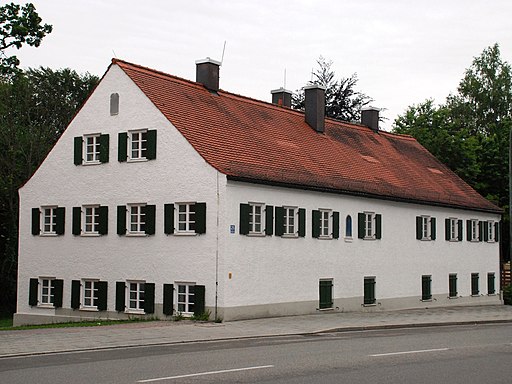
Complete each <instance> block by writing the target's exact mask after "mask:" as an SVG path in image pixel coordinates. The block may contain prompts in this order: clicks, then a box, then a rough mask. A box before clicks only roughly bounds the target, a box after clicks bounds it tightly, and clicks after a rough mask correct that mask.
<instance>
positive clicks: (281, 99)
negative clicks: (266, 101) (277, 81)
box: [270, 87, 292, 108]
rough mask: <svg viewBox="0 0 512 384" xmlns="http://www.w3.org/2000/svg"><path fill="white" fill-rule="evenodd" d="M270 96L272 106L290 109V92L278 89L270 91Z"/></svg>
mask: <svg viewBox="0 0 512 384" xmlns="http://www.w3.org/2000/svg"><path fill="white" fill-rule="evenodd" d="M270 93H271V94H272V104H275V105H278V106H280V107H287V108H291V107H292V91H288V90H287V89H284V88H283V87H281V88H279V89H274V90H273V91H270Z"/></svg>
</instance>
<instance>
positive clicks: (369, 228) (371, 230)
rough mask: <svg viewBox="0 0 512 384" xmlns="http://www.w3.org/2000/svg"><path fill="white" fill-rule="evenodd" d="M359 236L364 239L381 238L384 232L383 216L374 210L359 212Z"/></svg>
mask: <svg viewBox="0 0 512 384" xmlns="http://www.w3.org/2000/svg"><path fill="white" fill-rule="evenodd" d="M358 221H359V222H358V238H360V239H364V240H373V239H380V238H381V234H382V216H381V215H379V214H376V213H374V212H361V213H359V214H358Z"/></svg>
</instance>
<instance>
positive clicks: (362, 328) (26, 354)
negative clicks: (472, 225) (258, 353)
mask: <svg viewBox="0 0 512 384" xmlns="http://www.w3.org/2000/svg"><path fill="white" fill-rule="evenodd" d="M504 323H512V319H499V320H468V321H450V322H443V323H408V324H386V325H362V326H357V327H341V328H328V329H321V330H318V331H312V332H297V333H280V334H279V333H278V334H262V335H253V336H233V337H221V338H213V339H196V340H180V341H167V342H160V343H141V344H126V345H113V346H104V347H90V348H78V349H62V350H55V351H41V352H20V353H13V354H4V355H0V360H1V359H9V358H17V357H30V356H46V355H57V354H64V353H81V352H92V351H108V350H116V349H128V348H144V347H157V346H171V345H179V344H192V343H210V342H222V341H232V340H250V339H260V338H272V337H276V338H277V337H288V336H308V335H319V334H322V333H343V332H363V331H377V330H384V329H407V328H429V327H449V326H457V325H483V324H504Z"/></svg>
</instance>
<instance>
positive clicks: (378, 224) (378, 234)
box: [375, 214, 382, 239]
mask: <svg viewBox="0 0 512 384" xmlns="http://www.w3.org/2000/svg"><path fill="white" fill-rule="evenodd" d="M375 238H376V239H381V238H382V215H380V214H376V215H375Z"/></svg>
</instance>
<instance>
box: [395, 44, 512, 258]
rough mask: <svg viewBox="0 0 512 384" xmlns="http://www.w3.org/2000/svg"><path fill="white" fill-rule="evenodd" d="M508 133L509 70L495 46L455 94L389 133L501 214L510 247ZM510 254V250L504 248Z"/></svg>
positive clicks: (511, 107) (511, 116)
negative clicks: (413, 143) (410, 140)
mask: <svg viewBox="0 0 512 384" xmlns="http://www.w3.org/2000/svg"><path fill="white" fill-rule="evenodd" d="M510 129H512V69H511V66H510V64H508V63H507V62H506V61H504V60H503V59H502V58H501V55H500V49H499V46H498V44H494V45H493V46H490V47H488V48H486V49H484V50H483V52H482V53H481V55H480V56H478V57H475V58H474V59H473V62H472V64H471V66H470V67H469V68H468V69H466V71H465V73H464V77H463V78H462V80H461V81H460V83H459V86H458V88H457V93H455V94H451V95H449V96H448V97H447V98H446V102H445V103H444V104H441V105H439V106H435V105H434V104H433V101H432V100H427V101H426V102H424V103H421V104H419V105H413V106H410V107H409V108H408V109H407V110H406V111H405V113H404V114H403V115H401V116H398V117H397V119H396V120H395V122H394V126H393V131H394V132H396V133H406V134H409V135H412V136H414V137H415V138H416V139H417V140H418V141H419V142H420V143H421V144H422V145H424V146H425V147H426V148H427V149H428V150H429V151H430V152H432V154H434V155H435V156H436V157H437V158H438V159H439V160H441V161H442V162H444V163H445V164H446V165H447V166H448V167H450V168H451V169H452V170H453V171H455V172H456V173H457V174H458V175H459V176H460V177H461V178H463V179H464V180H465V181H466V182H467V183H468V184H470V185H471V186H472V187H473V188H475V189H476V190H477V191H478V192H479V193H480V194H481V195H482V196H484V197H486V198H487V199H489V200H490V201H492V202H494V203H495V204H497V205H498V206H500V207H501V208H503V209H504V210H505V212H506V213H505V215H504V220H503V223H504V228H503V240H504V244H508V241H509V235H508V233H509V232H508V226H509V222H510V221H509V219H510V218H509V217H508V212H507V210H508V205H509V201H508V199H509V197H508V189H509V188H508V180H509V174H508V160H507V159H508V148H509V132H510ZM506 252H507V254H508V246H507V247H506Z"/></svg>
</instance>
